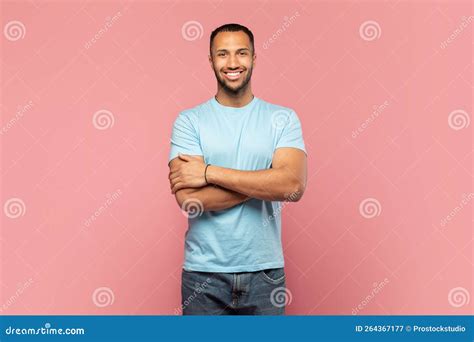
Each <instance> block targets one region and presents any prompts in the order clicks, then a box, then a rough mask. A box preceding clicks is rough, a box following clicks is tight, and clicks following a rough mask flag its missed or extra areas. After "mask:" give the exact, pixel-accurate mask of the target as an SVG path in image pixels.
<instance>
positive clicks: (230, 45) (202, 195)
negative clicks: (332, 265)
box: [169, 24, 307, 315]
mask: <svg viewBox="0 0 474 342" xmlns="http://www.w3.org/2000/svg"><path fill="white" fill-rule="evenodd" d="M256 58H257V55H256V53H255V47H254V37H253V34H252V32H251V31H250V30H249V29H248V28H246V27H244V26H242V25H239V24H227V25H223V26H221V27H219V28H217V29H215V30H214V31H213V32H212V34H211V37H210V55H209V63H210V65H211V68H212V70H213V71H214V73H215V76H216V79H217V94H216V95H215V96H214V97H213V98H211V99H210V100H208V101H206V102H204V103H202V104H200V105H198V106H196V107H194V108H191V109H187V110H184V111H182V112H181V113H180V114H179V115H178V117H177V118H176V120H175V122H174V126H173V132H172V137H171V150H170V154H169V167H170V173H169V181H170V186H171V192H172V193H173V194H174V195H175V197H176V200H177V202H178V204H179V205H180V207H181V208H182V209H183V210H185V211H187V212H188V224H189V227H188V230H187V232H186V236H185V261H184V265H183V271H182V287H181V294H182V310H183V314H185V315H196V314H197V315H224V314H243V315H281V314H284V312H285V304H286V302H287V300H288V297H289V293H288V292H286V285H285V271H284V258H283V251H282V243H281V216H280V213H281V209H282V204H281V202H283V201H291V202H296V201H298V200H299V199H300V198H301V196H302V195H303V192H304V190H305V186H306V173H307V172H306V150H305V146H304V141H303V136H302V129H301V124H300V121H299V118H298V116H297V115H296V113H295V111H294V110H292V109H290V108H286V107H283V106H279V105H275V104H271V103H269V102H266V101H264V100H262V99H259V98H257V97H255V96H254V95H253V93H252V89H251V78H252V71H253V69H254V67H255V65H256Z"/></svg>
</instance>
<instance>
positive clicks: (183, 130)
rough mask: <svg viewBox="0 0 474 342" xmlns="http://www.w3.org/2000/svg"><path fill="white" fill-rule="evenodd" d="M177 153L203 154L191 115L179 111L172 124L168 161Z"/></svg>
mask: <svg viewBox="0 0 474 342" xmlns="http://www.w3.org/2000/svg"><path fill="white" fill-rule="evenodd" d="M179 153H181V154H190V155H200V156H202V155H203V153H202V149H201V144H200V140H199V135H198V133H197V130H196V127H195V125H194V124H193V121H192V119H191V117H190V116H189V115H186V114H184V113H180V114H179V115H178V117H177V118H176V120H175V121H174V124H173V131H172V133H171V149H170V154H169V157H168V163H169V162H170V161H171V160H173V159H174V158H176V157H177V156H178V154H179Z"/></svg>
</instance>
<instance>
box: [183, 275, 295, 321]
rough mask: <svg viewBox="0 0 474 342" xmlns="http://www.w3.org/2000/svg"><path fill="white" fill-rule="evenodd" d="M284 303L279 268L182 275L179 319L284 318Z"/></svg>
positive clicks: (285, 292) (283, 289) (284, 297)
mask: <svg viewBox="0 0 474 342" xmlns="http://www.w3.org/2000/svg"><path fill="white" fill-rule="evenodd" d="M288 299H290V300H291V294H290V293H289V292H287V290H286V287H285V271H284V269H283V267H282V268H273V269H267V270H263V271H257V272H239V273H209V272H196V271H186V270H184V269H183V271H182V284H181V309H182V311H183V315H284V314H285V305H286V304H288V302H289V300H288Z"/></svg>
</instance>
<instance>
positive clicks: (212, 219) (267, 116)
mask: <svg viewBox="0 0 474 342" xmlns="http://www.w3.org/2000/svg"><path fill="white" fill-rule="evenodd" d="M279 147H294V148H298V149H301V150H303V151H304V152H305V153H306V150H305V146H304V141H303V135H302V130H301V124H300V120H299V118H298V116H297V115H296V113H295V111H294V110H292V109H290V108H286V107H282V106H278V105H274V104H271V103H268V102H266V101H264V100H262V99H259V98H257V97H254V98H253V100H252V101H251V102H249V103H248V104H247V105H245V106H243V107H239V108H234V107H227V106H224V105H222V104H220V103H219V102H217V101H216V99H215V98H214V97H213V98H212V99H210V100H208V101H207V102H204V103H202V104H200V105H198V106H196V107H194V108H192V109H187V110H184V111H182V112H181V113H180V114H179V115H178V117H177V118H176V120H175V122H174V125H173V132H172V136H171V150H170V153H169V161H171V160H172V159H174V158H176V157H177V156H178V153H182V154H190V155H201V156H203V157H204V161H205V162H206V163H209V164H213V165H217V166H221V167H225V168H232V169H238V170H245V171H255V170H262V169H269V168H271V165H272V158H273V153H274V152H275V150H276V149H277V148H279ZM281 209H282V206H281V203H280V202H276V201H275V202H272V201H263V200H259V199H250V200H248V201H246V202H243V203H241V204H239V205H236V206H234V207H232V208H228V209H225V210H220V211H205V212H202V214H201V215H200V216H197V215H196V214H194V215H193V214H191V215H189V217H188V224H189V226H188V230H187V232H186V236H185V261H184V265H183V268H184V269H185V270H190V271H201V272H227V273H231V272H232V273H233V272H254V271H259V270H263V269H267V268H277V267H283V266H284V259H283V250H282V244H281ZM194 216H195V217H194Z"/></svg>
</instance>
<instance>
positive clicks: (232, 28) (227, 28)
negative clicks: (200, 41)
mask: <svg viewBox="0 0 474 342" xmlns="http://www.w3.org/2000/svg"><path fill="white" fill-rule="evenodd" d="M238 31H243V32H245V33H246V34H247V36H249V40H250V45H251V46H252V54H253V53H254V52H255V46H254V43H253V41H254V39H253V33H252V31H250V30H249V29H248V28H247V27H245V26H243V25H240V24H225V25H222V26H219V27H218V28H216V29H215V30H214V31H212V33H211V39H210V42H209V51H210V52H211V56H212V42H213V41H214V38H215V37H216V36H217V34H218V33H219V32H238Z"/></svg>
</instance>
